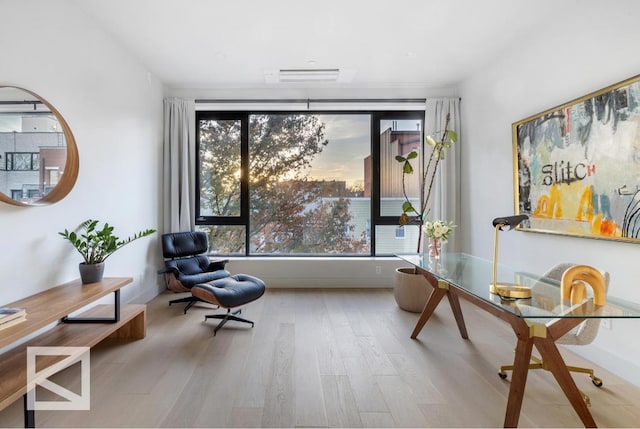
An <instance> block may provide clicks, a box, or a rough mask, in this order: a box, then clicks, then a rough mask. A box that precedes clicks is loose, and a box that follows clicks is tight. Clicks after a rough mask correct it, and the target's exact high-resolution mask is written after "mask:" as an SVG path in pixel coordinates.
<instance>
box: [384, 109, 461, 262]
mask: <svg viewBox="0 0 640 429" xmlns="http://www.w3.org/2000/svg"><path fill="white" fill-rule="evenodd" d="M450 120H451V115H450V114H449V113H447V117H446V120H445V125H444V129H443V130H442V131H436V132H435V133H434V134H429V135H427V136H425V142H426V144H427V145H429V146H430V147H431V154H430V155H429V160H428V161H427V163H426V165H425V164H424V157H421V156H420V154H419V153H418V151H415V150H414V151H411V152H410V153H409V154H407V156H402V155H397V156H396V161H398V162H399V163H401V164H402V195H403V196H404V199H405V201H404V202H403V203H402V214H401V215H400V218H399V219H398V223H399V224H400V225H402V226H405V225H416V226H417V227H418V231H419V232H418V246H417V249H416V252H420V251H421V250H422V228H423V226H424V223H425V221H426V220H427V216H428V215H429V210H430V207H429V201H430V200H431V192H432V190H433V184H434V182H435V178H436V173H437V172H438V167H439V166H440V161H442V160H443V159H444V154H445V150H446V149H449V148H450V147H451V145H452V144H453V143H455V142H457V141H458V134H457V133H456V132H455V131H453V130H450V129H449V123H450ZM423 148H424V145H423ZM413 160H416V161H417V162H418V171H419V172H421V173H422V174H421V177H420V181H419V186H418V190H419V194H420V202H419V204H420V205H419V206H418V207H415V206H414V205H413V203H412V202H411V200H410V199H409V196H408V195H407V189H406V182H407V176H408V175H411V174H414V172H415V169H414V167H413V165H412V163H411V162H412V161H413Z"/></svg>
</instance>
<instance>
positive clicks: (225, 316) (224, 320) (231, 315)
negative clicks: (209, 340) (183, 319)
mask: <svg viewBox="0 0 640 429" xmlns="http://www.w3.org/2000/svg"><path fill="white" fill-rule="evenodd" d="M240 313H242V309H241V308H240V309H238V310H236V311H233V312H232V311H231V309H230V308H228V309H227V312H226V314H209V315H208V316H204V320H205V322H206V321H207V319H222V321H221V322H220V323H218V326H216V327H215V328H213V335H214V336H215V335H216V333H217V332H218V329H220V328H222V327H223V326H224V324H225V323H227V322H228V321H229V320H235V321H236V322H244V323H250V324H251V327H252V328H253V322H252V321H251V320H247V319H243V318H242V317H238V316H236V314H240Z"/></svg>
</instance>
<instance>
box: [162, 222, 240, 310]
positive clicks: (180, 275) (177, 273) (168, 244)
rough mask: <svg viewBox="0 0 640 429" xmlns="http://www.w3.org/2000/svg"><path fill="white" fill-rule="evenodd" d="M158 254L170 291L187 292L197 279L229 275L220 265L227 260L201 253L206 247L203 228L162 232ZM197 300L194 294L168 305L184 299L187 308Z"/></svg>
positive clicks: (208, 280)
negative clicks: (160, 257) (192, 230)
mask: <svg viewBox="0 0 640 429" xmlns="http://www.w3.org/2000/svg"><path fill="white" fill-rule="evenodd" d="M161 241H162V255H163V256H164V258H165V261H164V265H165V268H164V269H163V270H160V271H158V273H159V274H164V275H165V279H166V283H167V288H169V289H170V290H172V291H174V292H189V291H191V288H192V287H193V286H194V285H196V284H198V283H206V282H210V281H213V280H217V279H221V278H223V277H229V276H230V275H231V274H230V273H229V272H228V271H226V270H225V269H224V267H225V265H226V263H227V262H228V260H217V261H211V260H210V259H209V257H208V256H206V255H205V254H204V253H205V252H206V251H207V250H208V249H209V244H208V242H207V235H206V234H205V233H204V232H200V231H198V232H174V233H170V234H164V235H163V236H162V240H161ZM198 301H201V300H200V299H198V298H197V297H195V296H193V295H192V296H189V297H186V298H180V299H174V300H172V301H169V305H171V304H176V303H180V302H186V303H187V305H186V307H185V308H184V312H185V314H186V313H187V310H189V309H190V308H191V306H193V304H195V303H196V302H198Z"/></svg>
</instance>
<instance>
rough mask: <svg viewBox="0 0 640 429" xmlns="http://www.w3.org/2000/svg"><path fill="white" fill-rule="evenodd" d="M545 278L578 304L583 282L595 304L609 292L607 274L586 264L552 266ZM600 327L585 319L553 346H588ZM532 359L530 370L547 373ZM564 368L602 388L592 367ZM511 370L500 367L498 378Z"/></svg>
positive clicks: (541, 365)
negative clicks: (587, 376) (585, 377)
mask: <svg viewBox="0 0 640 429" xmlns="http://www.w3.org/2000/svg"><path fill="white" fill-rule="evenodd" d="M544 277H546V278H548V279H552V280H557V281H559V282H560V287H561V293H562V295H563V299H567V300H569V299H570V300H571V302H572V303H579V302H581V301H582V300H583V299H584V296H585V295H586V289H585V288H584V284H585V283H588V284H589V285H590V286H591V287H592V288H593V290H594V302H595V303H596V304H598V305H604V303H605V301H606V294H607V292H608V289H609V273H608V272H606V271H604V272H600V271H597V270H595V269H594V268H592V267H589V266H586V265H577V264H574V263H570V262H563V263H560V264H557V265H555V266H554V267H552V268H551V269H550V270H549V271H547V272H546V273H545V274H544ZM535 288H536V287H535V286H534V287H533V288H532V295H535ZM572 291H573V293H572ZM599 328H600V319H598V318H594V319H587V320H585V321H584V322H582V323H581V324H579V325H578V326H576V327H575V328H573V329H572V330H571V331H569V332H567V333H566V334H565V335H563V336H562V337H561V338H559V339H558V340H557V341H556V344H565V345H577V346H584V345H587V344H591V343H592V342H593V340H594V339H595V338H596V336H597V335H598V329H599ZM531 360H532V361H533V363H531V364H529V369H544V370H547V371H549V368H548V367H547V365H546V363H545V362H544V361H543V360H542V359H541V358H539V357H537V356H531ZM567 369H568V370H569V371H572V372H579V373H582V374H587V375H589V377H590V378H591V382H592V383H593V384H594V385H595V386H597V387H602V385H603V383H602V380H601V379H600V378H598V377H596V376H595V374H594V372H593V369H592V368H583V367H576V366H567ZM512 370H513V365H504V366H501V367H500V372H498V375H499V376H500V378H502V379H505V378H507V373H506V372H505V371H512ZM580 394H581V395H582V398H583V399H584V401H585V402H586V403H587V405H591V400H590V399H589V397H588V396H587V395H586V394H585V393H584V392H582V391H580Z"/></svg>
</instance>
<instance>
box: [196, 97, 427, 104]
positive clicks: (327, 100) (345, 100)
mask: <svg viewBox="0 0 640 429" xmlns="http://www.w3.org/2000/svg"><path fill="white" fill-rule="evenodd" d="M426 101H427V99H426V98H297V99H296V98H282V99H273V98H269V99H259V98H251V99H228V98H225V99H203V100H195V102H196V103H221V104H222V103H280V104H281V103H307V104H309V103H426Z"/></svg>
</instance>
